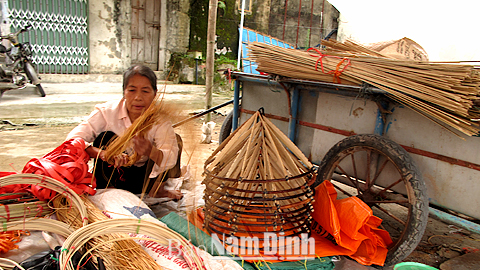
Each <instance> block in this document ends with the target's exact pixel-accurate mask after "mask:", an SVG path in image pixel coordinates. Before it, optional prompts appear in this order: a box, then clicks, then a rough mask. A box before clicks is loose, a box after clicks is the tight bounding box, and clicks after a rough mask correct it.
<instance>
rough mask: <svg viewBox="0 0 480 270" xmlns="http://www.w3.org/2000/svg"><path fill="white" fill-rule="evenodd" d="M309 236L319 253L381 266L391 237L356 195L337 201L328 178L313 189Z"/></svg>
mask: <svg viewBox="0 0 480 270" xmlns="http://www.w3.org/2000/svg"><path fill="white" fill-rule="evenodd" d="M313 209H314V212H313V214H312V216H313V219H314V222H313V223H312V226H311V229H312V237H314V238H315V252H316V254H317V255H318V256H320V257H324V256H334V255H347V256H350V257H351V258H352V259H355V260H356V261H357V262H359V263H361V264H364V265H371V264H376V265H383V264H384V262H385V258H386V256H387V252H388V249H387V247H388V246H389V245H390V244H391V243H392V240H391V238H390V236H389V234H388V232H387V231H385V230H382V229H379V228H378V226H380V224H381V223H382V220H381V219H380V218H378V217H376V216H374V215H373V212H372V209H370V207H368V205H366V204H365V203H364V202H363V201H361V200H360V199H359V198H357V197H349V198H345V199H340V200H337V192H336V191H335V188H334V187H333V185H332V183H330V182H329V181H324V182H323V183H322V184H320V185H319V186H318V187H317V188H316V190H315V202H314V203H313Z"/></svg>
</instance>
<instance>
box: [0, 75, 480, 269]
mask: <svg viewBox="0 0 480 270" xmlns="http://www.w3.org/2000/svg"><path fill="white" fill-rule="evenodd" d="M43 87H44V89H45V91H46V93H47V96H46V97H45V98H41V97H39V96H38V95H37V94H36V92H35V89H34V88H28V89H24V90H16V91H8V92H6V93H5V94H4V96H3V97H2V99H1V100H0V120H6V121H2V122H0V145H1V147H2V148H1V149H2V151H0V171H21V170H22V168H23V166H24V165H25V164H26V163H27V162H28V161H29V160H30V159H31V158H34V157H41V156H42V155H44V154H46V153H48V152H50V151H51V150H53V149H54V148H55V147H57V146H58V145H60V144H61V143H62V142H63V140H64V139H65V136H66V134H67V133H68V132H69V131H70V130H71V129H72V128H73V127H74V126H75V125H76V124H78V123H79V122H80V121H81V120H82V119H83V117H85V116H87V115H88V114H89V113H90V112H91V110H92V109H93V106H94V105H95V104H97V103H101V102H104V101H107V100H111V99H115V98H119V97H121V83H119V82H109V83H94V82H87V83H44V84H43ZM161 90H163V86H162V87H161ZM165 98H166V99H168V100H171V101H174V102H178V104H179V106H180V105H181V104H187V105H188V107H186V108H185V110H186V111H185V115H187V114H188V113H191V112H194V111H197V112H198V111H201V110H202V108H203V107H204V87H203V86H195V85H167V86H166V88H165ZM229 99H230V97H229V96H228V95H225V94H223V95H215V96H214V105H217V104H220V103H223V102H225V101H227V100H229ZM230 110H231V105H230V106H228V107H225V108H223V109H220V110H218V112H219V113H220V114H214V115H213V117H212V118H213V120H214V121H215V122H216V127H215V129H214V134H213V140H214V142H213V143H211V144H200V143H199V141H200V136H201V131H200V127H201V123H202V122H203V119H198V120H195V121H192V122H191V124H189V125H184V126H181V127H180V128H178V129H177V130H176V132H178V133H180V134H181V135H182V137H183V138H184V141H186V143H187V144H188V145H187V147H186V150H187V151H186V152H185V153H184V154H183V156H182V163H183V164H189V165H190V166H191V168H192V178H193V179H194V181H195V183H197V184H198V183H199V182H201V180H202V176H201V173H202V171H203V169H202V166H203V163H204V161H205V159H206V158H207V157H208V156H209V155H210V154H211V152H212V151H213V150H214V149H215V148H216V147H217V146H218V143H217V140H218V132H219V129H220V126H221V124H222V122H223V118H224V116H222V114H226V113H227V112H228V111H230ZM12 124H15V125H12ZM478 249H480V235H478V234H474V233H470V232H468V231H466V230H464V229H461V228H458V227H455V226H453V225H448V224H445V223H443V222H440V221H438V220H436V219H433V218H429V221H428V226H427V231H426V233H425V235H424V237H423V240H422V242H421V243H420V245H419V246H418V247H417V249H416V250H415V251H414V252H413V253H412V254H411V255H410V256H409V257H408V258H407V259H406V261H415V262H421V263H424V264H427V265H430V266H434V267H436V268H439V269H480V266H479V265H478V261H480V259H479V258H478V255H477V254H478V253H472V252H474V251H476V250H478ZM472 254H473V255H472ZM472 261H473V262H472ZM345 262H347V263H345ZM442 263H443V265H442ZM468 263H473V264H472V265H471V266H468V265H467V264H468ZM441 265H442V266H441ZM452 267H453V268H452ZM337 269H344V270H346V269H367V268H365V267H362V266H360V265H358V264H356V263H354V262H351V261H349V260H345V258H343V259H342V260H341V263H339V264H338V267H337V268H336V270H337ZM390 269H391V268H390Z"/></svg>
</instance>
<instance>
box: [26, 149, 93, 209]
mask: <svg viewBox="0 0 480 270" xmlns="http://www.w3.org/2000/svg"><path fill="white" fill-rule="evenodd" d="M89 159H90V157H89V156H88V154H87V152H85V142H84V141H83V140H81V139H71V140H68V141H65V142H64V143H62V144H61V145H60V146H59V147H57V148H55V149H54V150H53V151H52V152H50V153H48V154H46V155H44V156H43V157H41V158H33V159H31V160H30V161H29V162H28V163H27V164H26V165H25V167H24V168H23V171H22V173H33V174H39V175H46V176H49V177H52V178H54V179H56V180H58V181H60V182H62V183H63V184H64V185H66V186H68V187H69V188H71V189H72V190H73V191H75V193H77V194H84V193H86V194H89V195H94V194H95V192H96V191H95V187H96V183H95V181H94V179H93V176H92V173H90V172H89V171H88V161H89ZM30 192H32V193H33V194H34V195H35V196H36V197H37V198H39V199H40V200H49V199H51V198H53V196H55V192H54V191H52V190H50V189H46V188H43V187H39V186H32V187H31V191H30Z"/></svg>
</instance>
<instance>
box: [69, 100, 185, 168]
mask: <svg viewBox="0 0 480 270" xmlns="http://www.w3.org/2000/svg"><path fill="white" fill-rule="evenodd" d="M131 125H132V122H131V120H130V117H128V112H127V107H126V105H125V99H124V98H122V99H121V100H120V101H109V102H106V103H102V104H98V105H96V106H95V109H94V110H93V112H92V113H91V114H90V115H89V116H88V118H87V119H85V120H84V121H83V122H82V123H80V124H79V125H78V126H77V127H75V128H74V129H73V130H72V131H70V133H69V134H68V135H67V140H69V139H72V138H81V139H83V140H84V141H85V142H86V143H92V142H93V141H94V140H95V138H96V137H97V136H98V135H99V134H100V133H102V132H104V131H112V132H114V133H115V134H117V135H118V136H121V135H122V134H123V133H124V132H125V130H126V129H127V128H128V127H130V126H131ZM146 139H148V140H149V141H150V142H152V144H153V146H154V147H156V148H157V149H158V150H160V151H162V153H163V160H162V163H161V164H156V163H155V166H154V167H153V169H152V172H151V174H150V178H153V177H157V176H158V175H159V174H160V173H162V172H164V171H166V170H168V169H170V168H173V166H175V164H176V162H177V156H178V144H177V138H176V135H175V132H174V130H173V127H172V123H171V122H170V121H164V122H162V123H160V124H157V125H155V126H153V127H152V128H151V129H150V130H149V132H148V134H147V138H146ZM127 153H133V149H132V147H127ZM147 160H148V157H146V156H142V158H141V159H140V160H139V161H138V162H137V163H135V166H138V167H140V166H143V165H144V164H145V162H146V161H147Z"/></svg>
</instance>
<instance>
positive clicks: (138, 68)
mask: <svg viewBox="0 0 480 270" xmlns="http://www.w3.org/2000/svg"><path fill="white" fill-rule="evenodd" d="M137 74H139V75H142V76H144V77H146V78H147V79H148V80H149V81H150V84H151V85H152V87H153V91H154V92H155V94H156V93H157V75H155V73H154V72H153V70H152V69H151V68H149V67H147V66H144V65H133V66H131V67H129V68H128V69H127V71H125V73H123V91H124V92H125V88H127V84H128V81H130V79H131V78H132V77H133V76H135V75H137Z"/></svg>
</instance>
